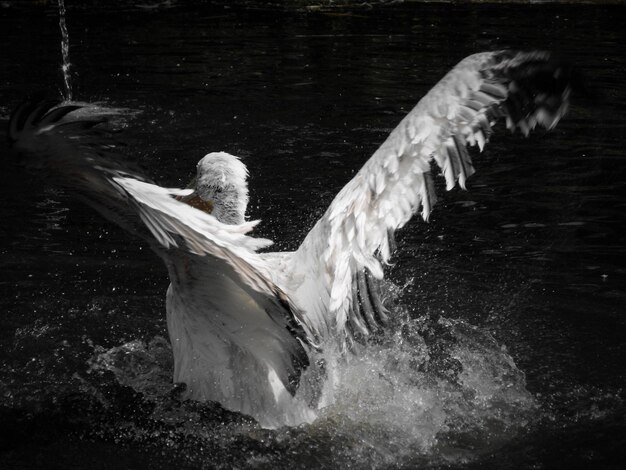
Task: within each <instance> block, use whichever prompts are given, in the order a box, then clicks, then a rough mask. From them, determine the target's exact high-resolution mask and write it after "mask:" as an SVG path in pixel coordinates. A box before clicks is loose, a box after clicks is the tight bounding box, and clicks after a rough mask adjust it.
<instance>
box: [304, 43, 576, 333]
mask: <svg viewBox="0 0 626 470" xmlns="http://www.w3.org/2000/svg"><path fill="white" fill-rule="evenodd" d="M569 75H570V72H569V71H568V70H567V69H565V68H564V67H562V66H561V65H559V64H558V63H556V62H555V61H553V60H552V59H551V57H550V55H549V54H548V53H546V52H528V53H523V52H508V51H501V52H487V53H480V54H475V55H472V56H469V57H467V58H466V59H464V60H463V61H462V62H460V63H459V64H458V65H457V66H456V67H455V68H453V69H452V70H451V71H450V72H449V73H448V74H447V75H446V76H445V77H444V78H443V79H442V80H441V81H440V82H439V83H438V84H437V85H436V86H435V87H434V88H432V89H431V90H430V91H429V92H428V93H427V94H426V96H424V97H423V98H422V99H421V100H420V102H419V103H418V104H417V106H416V107H415V108H414V109H413V110H412V111H411V112H410V113H409V114H408V115H407V116H406V117H405V118H404V119H403V120H402V122H400V124H399V125H398V126H397V127H396V128H395V129H394V130H393V131H392V132H391V134H390V135H389V137H388V138H387V140H386V141H385V142H384V143H383V144H382V145H381V146H380V148H379V149H378V150H377V151H376V152H375V153H374V155H373V156H372V157H371V158H370V159H369V160H368V161H367V162H366V163H365V165H364V166H363V168H362V169H361V170H360V171H359V172H358V173H357V174H356V176H355V177H354V178H353V179H352V180H351V181H350V182H349V183H348V184H347V185H346V186H345V187H344V188H343V189H342V190H341V191H340V192H339V194H338V195H337V196H336V197H335V199H334V200H333V202H332V204H331V205H330V207H329V208H328V210H327V211H326V213H325V214H324V216H323V217H322V218H321V219H320V220H319V221H318V222H317V224H316V225H315V226H314V227H313V229H312V230H311V231H310V232H309V234H308V235H307V237H306V238H305V240H304V241H303V243H302V245H301V246H300V248H299V249H298V251H297V253H296V255H295V256H294V266H293V269H294V271H295V272H299V273H301V274H302V276H303V279H304V280H303V282H302V284H301V286H300V288H299V289H298V291H297V297H298V298H299V300H300V301H301V302H302V304H303V305H307V306H309V307H310V309H309V310H310V311H307V315H308V316H309V321H310V322H311V323H312V324H313V325H314V327H315V329H317V330H318V331H319V333H320V334H322V335H323V334H325V333H328V332H329V330H331V329H334V328H336V329H337V330H338V332H339V333H342V332H344V331H347V332H348V333H354V332H356V333H360V334H363V335H367V334H368V333H369V332H370V331H371V330H372V329H376V328H377V326H378V325H380V324H381V323H384V321H385V318H386V312H385V310H384V307H383V306H382V305H381V303H380V299H379V296H378V295H377V293H376V286H377V284H378V282H379V281H378V280H380V279H382V277H383V269H382V266H381V262H382V263H385V262H387V261H388V259H389V257H390V255H391V252H392V251H393V247H392V244H393V233H394V231H395V230H396V229H398V228H400V227H402V226H403V225H404V224H406V223H407V222H408V220H409V219H410V218H411V217H412V216H413V214H415V213H416V212H417V211H418V210H419V209H420V208H421V213H422V217H423V218H424V219H428V215H429V214H430V212H431V210H432V208H433V205H434V204H435V200H436V198H435V193H434V187H433V182H432V178H431V172H430V170H431V161H432V160H434V161H435V163H436V164H437V165H438V166H439V167H440V168H441V171H442V173H443V176H444V177H445V180H446V183H447V189H448V190H450V189H451V188H453V187H454V186H455V184H456V183H457V181H458V183H459V185H460V186H461V187H463V188H465V181H466V179H467V178H468V177H469V176H470V175H472V174H473V173H474V167H473V166H472V161H471V158H470V155H469V153H468V151H467V146H468V144H469V145H478V147H479V148H480V150H482V149H483V147H484V146H485V143H486V142H487V141H488V140H489V137H490V135H491V132H492V130H491V128H492V126H493V125H494V124H495V123H496V121H497V120H498V119H499V118H504V119H505V120H506V125H507V127H508V128H509V129H511V131H514V130H515V129H519V130H521V131H522V133H523V134H525V135H527V134H528V132H529V131H530V130H532V129H534V128H535V126H537V125H540V126H543V127H545V128H547V129H551V128H553V127H554V126H555V125H556V123H557V122H558V121H559V119H560V118H561V117H562V116H563V114H564V113H565V111H566V110H567V106H568V97H569V94H570V83H569ZM348 337H349V336H348Z"/></svg>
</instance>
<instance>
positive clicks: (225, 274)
mask: <svg viewBox="0 0 626 470" xmlns="http://www.w3.org/2000/svg"><path fill="white" fill-rule="evenodd" d="M569 94H570V83H569V72H568V70H567V69H565V68H563V67H562V66H560V65H559V64H558V63H556V62H554V61H553V60H552V59H551V58H550V55H549V54H548V53H545V52H527V53H524V52H509V51H499V52H485V53H480V54H475V55H472V56H469V57H467V58H466V59H464V60H463V61H462V62H460V63H459V64H458V65H457V66H456V67H454V68H453V69H452V70H451V71H450V72H449V73H448V74H447V75H446V76H445V77H444V78H443V79H442V80H441V81H440V82H439V83H438V84H437V85H436V86H435V87H434V88H433V89H431V90H430V91H429V92H428V93H427V94H426V96H424V97H423V98H422V100H421V101H420V102H419V103H418V104H417V106H416V107H415V108H414V109H413V110H412V111H411V112H410V113H409V114H408V115H407V116H406V117H405V118H404V119H403V120H402V122H400V124H399V125H398V127H396V128H395V129H394V130H393V132H391V134H390V135H389V137H388V138H387V140H386V141H385V142H384V143H383V144H382V145H381V146H380V148H379V149H378V150H377V151H376V152H375V153H374V155H373V156H372V157H371V158H370V159H369V160H368V161H367V162H366V163H365V165H364V166H363V168H361V170H360V171H359V172H358V173H357V174H356V176H354V178H352V180H351V181H350V182H349V183H348V184H347V185H346V186H345V187H344V188H343V189H342V190H341V191H340V192H339V194H338V195H337V196H336V197H335V199H334V200H333V202H332V204H331V205H330V207H329V208H328V210H327V211H326V213H325V214H324V215H323V217H322V218H321V219H320V220H319V221H318V222H317V223H316V224H315V226H314V227H313V228H312V229H311V231H310V232H309V233H308V235H307V236H306V238H305V239H304V241H303V242H302V244H301V245H300V247H299V248H298V250H296V251H294V252H285V253H258V252H257V250H259V249H261V248H265V247H267V246H269V245H270V244H271V241H269V240H265V239H259V238H253V237H251V236H250V235H249V232H250V231H251V230H252V228H253V227H254V226H255V225H256V224H257V221H255V222H246V221H245V212H246V205H247V203H248V190H247V183H246V177H247V170H246V167H245V166H244V164H243V163H242V162H241V161H240V160H239V159H238V158H237V157H234V156H232V155H229V154H227V153H223V152H219V153H209V154H208V155H206V156H205V157H204V158H202V159H201V160H200V162H199V163H198V166H197V176H196V181H195V185H194V186H193V187H192V189H187V190H183V189H168V188H163V187H160V186H157V185H156V184H153V183H152V182H151V181H149V180H148V179H147V178H146V177H144V176H142V175H141V174H140V173H139V172H138V171H136V170H134V169H132V168H131V167H130V166H129V165H128V164H127V163H120V161H119V159H116V158H115V157H116V155H115V151H114V149H113V148H111V146H107V145H104V144H102V137H101V136H98V135H96V134H97V133H95V132H94V130H93V129H91V128H92V127H93V126H94V125H96V124H97V121H92V120H89V119H88V118H80V117H74V118H72V116H73V115H72V112H73V111H75V110H76V109H77V108H78V107H77V106H71V105H66V106H58V103H55V102H31V103H26V104H24V105H22V106H21V107H19V108H18V109H17V110H16V111H15V113H14V114H13V116H12V118H11V121H10V124H9V139H10V141H11V142H12V143H13V146H14V148H15V149H16V150H17V151H19V152H20V153H21V154H22V156H23V161H24V162H25V163H26V165H28V166H30V167H32V168H37V169H40V170H43V171H44V173H45V176H46V178H47V181H51V180H54V181H56V182H57V184H61V185H62V186H64V187H66V188H70V189H72V190H74V191H75V192H76V193H77V194H78V195H79V196H80V197H82V198H83V199H85V200H86V201H87V202H88V203H89V204H91V205H92V206H94V207H95V208H97V209H98V210H99V211H100V212H102V213H103V214H104V215H105V216H107V217H108V218H110V219H112V220H114V221H115V222H117V223H119V224H120V225H122V226H123V227H125V228H126V229H128V230H129V231H131V232H133V233H135V234H137V235H139V236H141V237H143V238H144V239H146V240H147V241H148V243H150V245H151V247H152V248H153V249H154V251H155V252H156V253H157V254H158V255H159V256H160V257H161V258H162V259H163V261H164V262H165V265H166V266H167V269H168V272H169V276H170V280H171V284H170V286H169V288H168V290H167V325H168V330H169V336H170V341H171V344H172V350H173V354H174V363H175V366H174V382H176V383H180V382H182V383H184V384H186V392H185V393H186V396H187V397H188V398H191V399H195V400H201V401H203V400H211V401H217V402H219V403H221V404H222V405H223V406H224V407H225V408H227V409H229V410H233V411H238V412H241V413H245V414H248V415H250V416H252V417H253V418H255V419H256V420H257V421H258V422H259V423H260V424H261V425H262V426H265V427H276V426H281V425H295V424H299V423H302V422H310V421H312V420H313V419H314V418H315V416H316V406H319V402H318V404H317V405H316V403H315V400H313V399H312V398H311V396H312V395H311V394H312V392H311V390H312V389H313V388H315V383H314V382H315V375H314V373H312V372H310V370H313V369H315V367H313V365H314V362H315V361H316V360H317V358H319V357H320V356H319V354H321V352H320V351H322V350H325V349H329V348H330V349H333V348H334V349H335V350H337V351H346V350H349V346H350V344H351V343H352V341H354V339H355V338H357V339H358V338H362V337H365V336H367V335H368V334H370V333H371V332H372V331H373V330H376V329H378V328H379V326H381V325H383V324H384V323H385V321H386V319H387V311H386V310H385V308H384V306H383V305H382V303H381V301H380V296H379V284H380V280H381V279H382V278H383V266H384V265H385V263H386V262H387V261H388V259H389V257H390V255H391V252H392V250H393V248H392V246H393V242H392V237H393V233H394V231H395V230H396V229H398V228H400V227H402V226H403V225H404V224H406V223H407V221H408V220H409V219H410V218H411V217H412V216H413V214H415V213H416V212H417V211H418V210H419V209H420V208H421V215H422V217H423V218H424V219H427V218H428V215H429V214H430V212H431V210H432V208H433V205H434V204H435V194H434V189H433V182H432V177H431V171H430V170H431V161H433V160H434V162H435V163H436V164H437V165H438V166H439V167H440V168H441V171H442V173H443V176H444V177H445V181H446V183H447V189H448V190H449V189H451V188H453V187H454V186H455V184H456V183H457V182H458V184H459V185H460V186H461V187H462V188H465V182H466V180H467V178H468V177H469V176H470V175H472V173H474V168H473V166H472V162H471V159H470V155H469V153H468V150H467V148H466V147H467V145H468V144H469V145H478V147H479V148H480V150H482V149H483V147H484V146H485V143H486V142H487V141H488V140H489V136H490V134H491V132H492V131H491V128H492V126H493V125H494V124H495V122H496V121H497V120H498V119H499V118H504V119H505V120H506V125H507V127H508V128H509V129H510V130H512V131H514V130H515V129H519V130H521V131H522V133H524V134H528V132H529V130H531V129H533V128H534V127H535V126H536V125H541V126H543V127H545V128H547V129H551V128H553V127H554V126H555V125H556V123H557V122H558V121H559V119H560V118H561V117H562V116H563V114H564V113H565V111H566V109H567V106H568V97H569ZM199 209H200V210H199ZM317 362H318V363H319V361H317ZM315 365H316V367H317V365H318V364H315ZM318 372H319V371H318ZM308 375H312V376H313V377H308ZM320 375H323V372H322V373H321V374H320V373H318V379H319V376H320Z"/></svg>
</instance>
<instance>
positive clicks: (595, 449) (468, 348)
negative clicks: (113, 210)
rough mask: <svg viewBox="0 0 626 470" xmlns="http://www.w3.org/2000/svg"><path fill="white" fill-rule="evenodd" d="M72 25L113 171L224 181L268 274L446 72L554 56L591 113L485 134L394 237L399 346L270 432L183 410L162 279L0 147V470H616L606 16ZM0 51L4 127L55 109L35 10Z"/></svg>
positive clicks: (43, 25)
mask: <svg viewBox="0 0 626 470" xmlns="http://www.w3.org/2000/svg"><path fill="white" fill-rule="evenodd" d="M9 3H10V2H9ZM67 3H68V4H69V3H70V2H67ZM68 8H69V11H68V18H67V21H68V28H69V34H70V38H71V40H72V42H71V48H70V54H71V58H72V61H73V67H72V70H74V71H75V75H74V76H73V80H74V84H75V90H74V96H75V97H76V98H77V99H79V100H83V101H86V102H101V104H103V105H104V106H108V107H112V108H124V109H126V111H120V113H121V114H120V116H121V117H120V119H119V120H118V122H117V125H118V126H120V127H122V128H123V131H122V132H121V133H120V134H119V136H120V140H122V141H123V142H125V143H126V144H127V148H126V149H127V150H126V152H127V154H128V158H129V159H131V160H133V161H138V162H140V163H141V164H142V165H143V166H144V167H145V168H146V171H147V172H148V173H149V174H150V175H151V176H152V177H154V178H155V179H156V180H157V181H160V182H161V183H162V184H164V185H185V184H186V183H187V181H188V180H189V178H190V176H191V173H192V172H193V170H194V168H195V163H196V161H197V160H198V159H199V158H201V157H202V156H203V155H204V154H205V153H207V152H208V151H213V150H226V151H229V152H230V153H233V154H236V155H240V156H242V157H243V158H244V160H245V163H246V165H247V166H248V167H249V169H250V173H251V175H252V176H251V180H250V189H251V201H252V202H251V205H250V215H251V217H252V218H261V219H263V223H262V225H261V226H259V228H258V232H257V233H258V234H259V235H261V236H266V237H270V238H273V239H274V240H275V242H276V247H277V249H280V250H284V249H294V248H295V247H297V246H298V244H299V242H300V241H301V239H302V238H303V236H304V235H305V234H306V232H307V231H308V229H309V228H310V227H311V226H312V225H313V223H314V221H315V220H316V219H317V218H318V217H319V216H320V215H321V214H322V213H323V211H324V209H325V208H326V207H327V205H328V204H329V203H330V201H331V200H332V197H333V196H334V194H336V192H337V191H338V190H339V189H340V188H341V187H342V186H343V184H345V183H346V182H347V181H348V180H349V178H350V177H351V175H352V174H353V173H354V172H355V171H356V170H357V169H358V168H359V166H360V165H361V164H362V163H363V162H364V161H365V159H366V158H367V157H368V156H369V155H370V154H371V153H372V152H373V151H374V150H375V149H376V147H377V146H378V145H379V144H380V143H381V142H382V141H383V140H384V138H385V136H386V134H387V133H388V132H389V131H390V130H391V128H393V127H394V126H395V125H396V124H397V123H398V122H399V120H400V119H401V118H402V116H403V115H404V113H406V112H407V111H408V110H409V109H410V108H411V107H412V106H413V105H414V104H415V103H416V102H417V100H418V99H419V97H421V96H422V95H423V94H424V93H425V92H426V91H427V90H428V89H429V87H431V86H432V85H433V84H434V83H435V82H436V81H437V80H438V79H439V78H440V77H441V76H442V75H443V74H444V73H445V71H446V70H447V69H448V68H450V67H451V66H453V65H454V64H455V63H456V62H457V61H459V60H460V59H461V58H463V57H464V56H466V55H468V54H471V53H473V52H477V51H481V50H490V49H498V48H504V47H511V48H523V49H532V48H541V49H550V50H553V51H555V52H556V53H558V54H559V55H560V56H561V57H563V58H564V59H566V60H568V61H570V62H572V63H574V64H575V65H576V66H577V67H578V68H580V69H581V70H582V71H583V72H584V74H585V75H586V77H587V80H588V85H589V87H590V88H592V90H593V92H594V93H595V94H596V96H595V97H594V98H590V97H583V96H579V97H576V96H574V98H573V102H574V103H573V107H572V110H571V112H570V113H569V114H568V116H567V117H566V118H565V119H564V120H563V121H562V123H561V124H560V125H559V127H558V128H557V129H556V130H555V131H553V132H550V133H543V132H538V133H536V134H534V135H533V136H531V137H530V138H529V139H522V138H520V137H519V136H511V135H509V134H508V133H507V132H504V130H503V129H502V128H500V129H499V132H498V133H497V134H496V135H495V136H494V138H493V139H492V143H491V144H490V145H489V146H488V147H487V149H486V150H485V152H484V153H483V154H481V155H475V161H476V167H477V169H478V172H477V174H476V175H475V176H474V177H473V178H472V179H471V181H470V182H469V185H468V189H469V191H467V192H463V191H459V190H456V189H455V190H454V191H452V192H450V193H446V194H444V192H443V191H440V196H442V197H441V198H440V203H439V205H438V206H437V208H436V210H435V212H434V214H433V215H432V217H431V221H430V222H429V223H428V224H425V223H423V222H421V221H419V220H417V219H416V220H414V221H413V222H411V223H410V224H409V225H408V226H407V227H405V228H404V229H403V230H402V231H401V232H400V233H399V235H398V242H399V251H398V253H397V255H396V258H395V264H394V265H393V267H391V269H390V272H389V278H390V279H391V281H392V282H393V284H394V285H395V287H392V288H391V291H392V294H393V295H392V296H391V299H390V303H391V304H393V305H394V307H393V308H394V311H395V313H396V315H397V318H398V319H397V321H396V323H397V325H396V326H395V330H394V331H391V332H389V334H388V336H387V337H385V338H382V339H380V340H379V341H378V342H377V343H376V344H374V345H370V347H369V348H368V349H367V350H366V351H365V352H364V353H363V356H362V357H361V358H360V359H357V360H354V361H352V362H351V364H350V365H349V366H347V367H346V372H345V377H344V383H345V386H344V387H343V389H342V390H340V391H339V393H338V395H337V403H336V405H334V406H333V407H331V408H330V409H329V410H325V411H324V412H323V413H322V414H321V416H320V418H319V419H318V421H316V422H315V423H313V424H312V425H307V426H302V427H298V428H294V429H284V430H278V431H267V430H263V429H261V428H259V427H258V426H257V425H256V424H255V423H253V422H252V421H250V420H249V419H247V418H245V417H242V416H238V415H235V414H232V413H228V412H226V411H224V410H222V409H220V407H219V406H217V405H211V404H205V405H201V404H195V403H181V402H180V401H179V400H178V398H177V393H176V390H175V389H174V390H173V389H172V386H171V384H170V380H171V379H170V374H171V364H170V362H169V361H170V356H169V350H168V345H167V342H166V341H165V340H164V339H163V338H165V337H167V333H166V328H165V314H164V310H165V308H164V298H165V290H166V287H167V284H168V281H167V276H166V273H165V270H164V269H163V267H162V266H161V265H160V263H159V262H158V260H157V259H156V257H154V256H153V255H152V254H151V253H150V251H149V250H148V249H147V247H146V246H144V245H143V244H142V243H141V242H139V241H137V240H134V239H132V238H130V237H129V236H127V235H126V234H125V233H123V232H122V231H121V230H119V229H117V228H116V227H112V226H110V225H109V224H108V223H107V222H106V221H103V220H101V219H100V217H99V216H98V215H96V214H93V213H92V212H91V211H90V210H89V209H87V208H85V207H84V206H82V205H80V204H79V203H77V202H75V201H74V200H72V199H71V198H70V197H68V196H67V195H64V194H63V193H61V192H59V191H58V190H56V189H54V188H52V187H48V186H47V185H46V184H45V181H43V182H42V181H41V180H38V179H35V178H30V177H29V176H28V175H26V174H25V173H24V172H23V170H21V169H19V168H17V167H15V166H14V165H13V164H12V161H11V159H10V158H9V157H8V156H7V154H6V151H7V147H6V144H2V145H3V147H2V155H3V158H2V161H1V162H0V188H2V189H1V190H2V204H0V219H1V220H2V224H1V225H0V239H1V240H2V244H1V247H0V250H1V251H0V252H1V253H2V256H1V258H0V263H1V266H2V270H1V272H0V289H1V290H0V292H1V300H0V301H1V305H0V312H1V313H0V423H1V425H0V452H1V453H0V468H3V469H4V468H7V469H9V468H10V469H12V468H81V469H82V468H95V469H100V468H103V469H104V468H106V469H109V468H110V469H118V468H215V467H223V468H230V467H233V466H236V467H239V468H245V467H254V468H276V467H289V468H295V467H302V468H307V467H320V466H321V467H336V468H343V467H355V468H361V467H383V468H384V467H411V468H414V467H423V468H439V467H444V468H481V469H482V468H493V469H502V468H572V467H575V468H601V469H604V468H622V467H621V465H622V460H623V458H624V457H626V456H625V455H624V454H625V452H624V448H625V446H626V422H625V419H624V418H625V416H624V411H625V410H626V406H625V404H624V399H625V392H624V384H625V372H626V369H625V366H624V364H625V362H626V346H625V345H626V343H625V342H624V340H623V336H624V334H625V333H626V328H625V326H626V317H625V316H624V315H625V313H626V312H625V307H626V290H625V286H626V263H625V261H626V252H625V246H624V240H625V239H624V227H625V225H624V223H625V222H626V217H625V215H624V212H625V209H626V198H625V197H624V194H626V191H624V189H625V188H624V186H625V181H626V170H625V157H624V149H625V148H626V128H625V127H626V125H625V124H624V122H625V121H624V114H625V113H624V107H625V105H626V91H625V90H624V85H623V84H624V82H625V80H626V49H625V48H624V47H623V43H624V39H626V38H625V35H626V33H624V32H623V19H624V18H626V15H625V13H626V9H625V8H623V7H607V6H604V7H603V6H578V7H572V6H515V7H512V6H453V5H399V6H393V7H386V8H382V9H375V10H371V11H370V10H356V11H353V12H352V13H350V14H347V15H334V14H333V15H328V14H323V13H301V12H300V13H299V12H291V13H280V12H267V11H256V10H255V11H243V10H237V9H224V8H211V7H202V8H201V7H197V8H195V9H189V8H182V7H180V8H179V7H174V8H167V9H156V10H146V9H142V8H130V9H127V10H124V11H121V10H116V11H114V10H113V9H109V10H97V11H95V10H82V9H77V8H72V5H68ZM0 30H1V31H2V35H3V36H2V42H3V47H2V49H1V51H0V63H1V64H2V67H1V68H0V114H1V115H2V119H3V120H4V121H6V120H7V119H8V114H9V113H10V110H11V109H12V108H13V107H14V106H15V105H17V104H18V103H19V102H20V100H21V99H22V98H23V97H24V96H25V95H27V94H28V93H31V92H33V91H34V90H40V89H51V90H53V92H57V91H58V90H59V89H60V87H61V85H62V76H61V71H60V67H61V63H60V60H61V59H60V43H61V40H60V37H59V30H58V19H57V18H56V10H55V9H54V8H49V9H47V8H37V9H23V8H17V7H11V6H9V7H8V8H5V7H3V8H2V9H1V10H0ZM439 189H440V190H443V188H439Z"/></svg>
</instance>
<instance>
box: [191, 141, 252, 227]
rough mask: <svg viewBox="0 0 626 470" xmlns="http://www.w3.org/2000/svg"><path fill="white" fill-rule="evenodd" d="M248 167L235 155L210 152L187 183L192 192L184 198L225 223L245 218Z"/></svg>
mask: <svg viewBox="0 0 626 470" xmlns="http://www.w3.org/2000/svg"><path fill="white" fill-rule="evenodd" d="M247 178H248V169H247V168H246V166H245V165H244V164H243V163H242V162H241V160H239V158H237V157H235V156H234V155H230V154H228V153H226V152H212V153H209V154H207V155H205V156H204V157H203V158H202V159H201V160H200V161H199V162H198V166H197V170H196V177H195V178H194V181H192V183H191V184H190V186H191V187H192V188H194V189H195V191H194V193H193V194H192V195H191V196H190V197H187V198H185V199H183V200H184V202H187V203H188V204H190V205H191V206H194V207H196V208H198V209H201V210H204V211H205V212H209V213H210V214H212V215H213V216H215V218H216V219H217V220H219V221H220V222H222V223H225V224H241V223H243V222H244V216H245V213H246V207H247V206H248V183H247V182H246V179H247Z"/></svg>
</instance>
